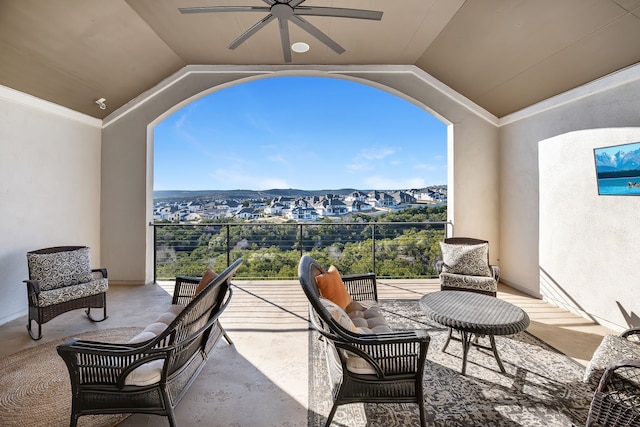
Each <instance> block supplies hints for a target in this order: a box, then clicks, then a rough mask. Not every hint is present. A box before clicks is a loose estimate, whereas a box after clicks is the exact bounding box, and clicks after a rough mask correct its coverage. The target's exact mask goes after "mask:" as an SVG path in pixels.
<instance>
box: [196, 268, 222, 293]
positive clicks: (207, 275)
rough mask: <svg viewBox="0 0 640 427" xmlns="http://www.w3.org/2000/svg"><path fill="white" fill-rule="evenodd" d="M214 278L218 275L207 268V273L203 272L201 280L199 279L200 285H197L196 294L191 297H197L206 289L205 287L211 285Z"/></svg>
mask: <svg viewBox="0 0 640 427" xmlns="http://www.w3.org/2000/svg"><path fill="white" fill-rule="evenodd" d="M216 277H218V273H216V272H215V271H213V270H212V269H210V268H207V271H205V272H204V275H203V276H202V279H200V283H198V287H197V288H196V293H195V294H193V296H194V297H195V296H196V295H198V294H199V293H200V291H202V290H203V289H204V288H206V287H207V285H208V284H209V283H211V282H212V281H213V279H215V278H216Z"/></svg>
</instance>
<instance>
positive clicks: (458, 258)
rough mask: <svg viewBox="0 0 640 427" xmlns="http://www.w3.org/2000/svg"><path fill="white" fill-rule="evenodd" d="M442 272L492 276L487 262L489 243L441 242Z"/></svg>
mask: <svg viewBox="0 0 640 427" xmlns="http://www.w3.org/2000/svg"><path fill="white" fill-rule="evenodd" d="M440 250H441V251H442V261H443V266H442V272H443V273H452V274H464V275H468V276H491V274H492V273H491V269H490V268H489V264H488V262H487V259H488V254H489V244H488V243H481V244H478V245H460V244H452V243H445V242H440Z"/></svg>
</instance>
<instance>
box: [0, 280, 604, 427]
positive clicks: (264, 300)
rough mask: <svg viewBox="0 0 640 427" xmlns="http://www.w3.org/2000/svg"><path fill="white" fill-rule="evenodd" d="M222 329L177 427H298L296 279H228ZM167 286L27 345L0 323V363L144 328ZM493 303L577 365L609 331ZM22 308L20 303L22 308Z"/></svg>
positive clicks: (395, 283) (79, 314)
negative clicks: (47, 345)
mask: <svg viewBox="0 0 640 427" xmlns="http://www.w3.org/2000/svg"><path fill="white" fill-rule="evenodd" d="M233 283H234V285H235V286H234V288H233V289H234V294H233V298H232V301H231V303H230V305H229V307H228V309H227V310H226V311H225V312H224V313H223V315H222V317H221V323H222V325H223V326H224V328H225V329H226V330H227V332H228V334H229V336H230V337H231V339H232V340H233V342H234V345H233V346H230V345H228V344H227V342H226V341H224V339H223V340H221V341H220V342H219V343H218V346H217V347H216V349H215V350H214V351H213V353H212V356H211V357H210V359H209V361H208V362H207V364H206V366H205V368H204V369H203V371H202V372H201V374H200V376H199V377H198V379H197V380H196V382H195V383H194V384H193V386H192V387H191V388H190V390H189V392H188V393H187V395H186V396H185V398H184V399H183V400H182V402H181V403H180V405H179V406H178V408H177V409H176V417H177V419H178V423H179V425H180V426H181V427H190V426H196V425H207V426H236V427H241V426H262V427H268V426H274V427H275V426H285V427H288V426H291V427H293V426H296V427H298V426H306V425H307V408H308V398H309V396H308V381H309V378H308V360H309V359H308V347H309V346H308V322H307V317H308V316H307V301H306V297H305V296H304V293H303V292H302V289H301V287H300V285H299V283H298V282H297V281H273V280H268V281H243V280H234V282H233ZM438 288H439V285H438V282H437V280H385V279H380V280H379V281H378V290H379V299H381V300H384V299H419V298H420V297H421V296H422V295H424V294H425V293H427V292H433V291H436V290H438ZM172 289H173V283H171V282H160V283H159V284H154V285H144V286H123V285H119V286H116V285H112V286H110V288H109V291H108V294H107V298H108V302H107V304H108V314H109V319H107V320H106V321H104V322H101V323H92V322H90V321H89V320H88V319H87V318H86V316H85V315H84V312H83V311H81V310H76V311H73V312H69V313H65V314H64V315H61V316H58V317H57V318H55V319H53V320H52V321H50V322H48V323H46V324H45V325H44V326H43V335H44V337H43V339H42V340H41V341H33V340H31V339H30V338H29V335H28V334H27V330H26V327H25V326H26V323H27V320H26V316H23V317H20V318H18V319H15V320H13V321H11V322H8V323H6V324H4V325H2V326H0V342H2V343H3V344H4V345H3V346H1V347H0V357H2V356H5V355H8V354H12V353H15V352H18V351H20V350H23V349H26V348H30V347H34V346H37V345H39V344H42V343H44V342H47V341H52V340H56V339H59V338H64V337H69V336H73V335H74V334H80V333H83V332H87V331H89V330H94V329H108V328H115V327H121V326H139V327H144V326H146V325H147V324H148V323H150V322H152V321H153V320H154V319H155V318H156V317H157V316H158V315H159V314H161V313H162V312H164V310H165V308H166V307H167V306H168V305H169V304H170V301H171V295H170V292H171V291H172ZM498 297H499V298H502V299H504V300H507V301H509V302H512V303H514V304H516V305H518V306H520V307H522V308H523V309H524V310H525V311H527V313H528V314H529V316H530V318H531V325H530V326H529V328H528V329H527V330H528V331H529V332H531V333H532V334H533V335H535V336H537V337H538V338H540V339H542V340H544V341H546V342H547V343H548V344H550V345H552V346H553V347H555V348H557V349H558V350H560V351H562V352H563V353H565V354H566V355H568V356H570V357H572V358H574V359H575V360H577V361H578V362H580V363H582V364H585V365H586V363H587V362H588V360H589V359H590V358H591V355H592V354H593V352H594V350H595V348H596V347H597V346H598V344H599V343H600V340H601V338H602V335H603V334H605V333H615V332H613V331H611V330H609V329H607V328H604V327H602V326H600V325H597V324H595V323H594V322H591V321H589V320H587V319H584V318H582V317H579V316H576V315H574V314H571V313H568V312H567V311H565V310H561V309H559V308H557V307H555V306H552V305H550V304H548V303H546V302H544V301H541V300H538V299H535V298H531V297H529V296H526V295H524V294H522V293H520V292H518V291H516V290H514V289H512V288H509V287H507V286H504V285H500V288H499V292H498ZM25 304H26V302H25ZM158 425H168V424H167V423H166V421H165V420H162V419H160V417H158V416H146V415H139V414H137V415H133V416H131V417H129V418H128V419H127V420H125V421H124V422H123V423H121V424H120V426H129V427H131V426H158Z"/></svg>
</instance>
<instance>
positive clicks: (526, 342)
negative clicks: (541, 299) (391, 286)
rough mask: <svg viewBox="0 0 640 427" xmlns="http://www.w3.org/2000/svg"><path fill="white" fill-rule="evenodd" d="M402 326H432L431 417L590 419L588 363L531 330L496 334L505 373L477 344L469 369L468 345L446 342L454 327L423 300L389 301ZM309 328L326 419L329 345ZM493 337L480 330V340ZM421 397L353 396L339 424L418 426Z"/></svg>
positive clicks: (314, 385)
mask: <svg viewBox="0 0 640 427" xmlns="http://www.w3.org/2000/svg"><path fill="white" fill-rule="evenodd" d="M382 307H383V309H384V310H385V311H386V317H387V320H388V321H389V323H390V325H391V327H392V328H393V329H395V330H403V329H405V330H406V329H427V330H428V331H429V335H430V336H431V343H430V345H429V351H428V353H427V359H428V360H427V364H426V367H425V379H424V392H425V409H426V412H427V425H429V426H438V427H440V426H441V427H445V426H446V427H455V426H465V427H468V426H509V427H513V426H527V427H529V426H584V424H585V422H586V419H587V413H588V410H589V404H590V403H591V398H592V396H593V389H592V388H590V387H589V386H588V385H586V384H584V383H582V375H583V373H584V367H583V366H582V365H580V364H579V363H577V362H575V361H574V360H573V359H571V358H569V357H567V356H565V355H564V354H562V353H560V352H558V351H557V350H555V349H553V348H551V347H550V346H548V345H547V344H545V343H544V342H542V341H540V340H539V339H537V338H535V337H534V336H532V335H531V334H529V333H527V332H523V333H520V334H516V335H512V336H509V337H496V345H497V347H498V352H499V354H500V358H501V359H502V362H503V364H504V366H505V369H506V371H507V373H506V374H502V373H501V372H500V369H499V368H498V365H497V363H496V360H495V359H494V357H493V354H492V353H491V351H490V350H484V349H481V348H479V347H472V348H471V349H470V350H469V355H468V361H467V375H466V376H462V375H461V374H460V369H461V367H462V346H461V343H460V342H459V341H453V340H452V341H451V343H450V344H449V347H448V348H447V350H446V352H442V351H441V349H442V346H443V345H444V342H445V340H446V336H447V330H446V329H445V328H443V327H442V326H440V325H438V324H436V323H433V322H431V321H429V320H428V319H426V317H425V316H424V315H423V314H422V311H421V309H420V306H419V305H418V301H401V300H397V301H392V300H390V301H382ZM318 338H319V334H318V333H317V332H311V333H310V342H309V346H310V347H309V354H310V356H309V357H310V359H311V360H310V366H311V368H310V372H309V426H310V427H318V426H324V424H325V422H326V417H327V415H328V414H329V411H330V410H331V405H332V399H331V394H330V391H329V385H328V380H327V375H326V374H327V372H326V369H327V368H326V363H325V359H324V349H323V346H322V343H321V342H320V341H319V339H318ZM483 340H485V341H486V342H487V344H488V339H487V338H481V341H480V342H481V343H482V344H484V341H483ZM419 425H420V420H419V414H418V408H417V405H415V404H368V403H367V404H350V405H342V406H340V407H339V408H338V410H337V412H336V415H335V417H334V420H333V423H332V426H349V427H360V426H370V427H373V426H380V427H383V426H384V427H394V426H419Z"/></svg>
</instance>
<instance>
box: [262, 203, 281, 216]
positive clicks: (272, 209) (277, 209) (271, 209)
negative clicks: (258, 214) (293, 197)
mask: <svg viewBox="0 0 640 427" xmlns="http://www.w3.org/2000/svg"><path fill="white" fill-rule="evenodd" d="M285 208H286V206H285V205H284V204H282V203H280V202H271V204H270V205H269V206H267V207H266V208H264V213H265V214H267V215H282V211H283V210H284V209H285Z"/></svg>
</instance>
